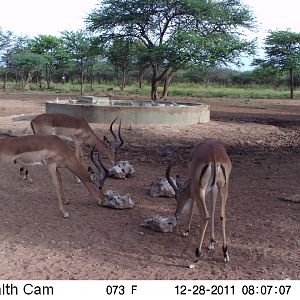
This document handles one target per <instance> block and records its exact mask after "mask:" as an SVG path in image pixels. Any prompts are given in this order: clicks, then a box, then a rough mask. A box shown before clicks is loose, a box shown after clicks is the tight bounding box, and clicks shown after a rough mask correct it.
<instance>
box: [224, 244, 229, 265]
mask: <svg viewBox="0 0 300 300" xmlns="http://www.w3.org/2000/svg"><path fill="white" fill-rule="evenodd" d="M223 254H224V262H228V261H229V255H228V249H227V246H226V247H224V246H223Z"/></svg>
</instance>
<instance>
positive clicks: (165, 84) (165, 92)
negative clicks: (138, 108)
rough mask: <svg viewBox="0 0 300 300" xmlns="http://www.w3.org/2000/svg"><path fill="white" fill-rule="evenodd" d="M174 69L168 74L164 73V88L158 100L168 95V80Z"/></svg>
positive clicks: (164, 98)
mask: <svg viewBox="0 0 300 300" xmlns="http://www.w3.org/2000/svg"><path fill="white" fill-rule="evenodd" d="M174 73H175V71H174V70H172V71H171V72H170V73H169V74H168V73H167V74H166V75H165V79H164V89H163V93H162V96H161V97H160V100H166V98H167V96H168V90H169V86H170V82H171V80H172V78H173V75H174Z"/></svg>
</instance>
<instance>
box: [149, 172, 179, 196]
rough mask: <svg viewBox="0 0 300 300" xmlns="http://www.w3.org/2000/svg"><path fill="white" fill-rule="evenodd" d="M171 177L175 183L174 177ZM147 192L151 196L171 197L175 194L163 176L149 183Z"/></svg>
mask: <svg viewBox="0 0 300 300" xmlns="http://www.w3.org/2000/svg"><path fill="white" fill-rule="evenodd" d="M171 179H172V180H173V182H174V183H175V179H174V178H172V177H171ZM149 194H150V196H151V197H167V198H173V197H174V196H175V192H174V190H173V188H172V187H171V186H170V184H169V182H168V181H167V179H166V178H164V177H159V178H157V179H155V181H154V182H152V183H151V185H150V188H149Z"/></svg>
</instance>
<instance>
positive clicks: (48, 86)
mask: <svg viewBox="0 0 300 300" xmlns="http://www.w3.org/2000/svg"><path fill="white" fill-rule="evenodd" d="M46 81H47V89H48V90H50V72H49V64H46Z"/></svg>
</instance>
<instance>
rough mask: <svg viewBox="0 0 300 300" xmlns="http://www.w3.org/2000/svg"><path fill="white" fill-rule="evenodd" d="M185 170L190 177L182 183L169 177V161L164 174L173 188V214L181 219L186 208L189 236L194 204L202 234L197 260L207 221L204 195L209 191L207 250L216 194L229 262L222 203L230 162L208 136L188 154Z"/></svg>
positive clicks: (224, 199)
mask: <svg viewBox="0 0 300 300" xmlns="http://www.w3.org/2000/svg"><path fill="white" fill-rule="evenodd" d="M188 169H189V176H190V178H189V179H188V180H187V181H186V182H184V183H183V184H182V183H181V181H180V177H179V176H178V175H177V176H176V184H175V183H174V182H173V181H172V180H171V178H170V170H171V164H170V163H169V165H168V168H167V171H166V177H167V180H168V182H169V183H170V185H171V186H172V188H173V189H174V191H175V198H176V201H177V206H176V212H175V217H176V219H180V217H181V215H182V213H184V212H185V211H186V210H187V209H188V208H189V209H190V210H189V216H188V228H187V230H186V232H185V233H184V235H188V233H189V231H190V227H191V219H192V214H193V210H194V207H195V204H197V206H198V210H199V213H200V217H201V235H200V242H199V245H198V247H197V248H196V257H197V258H196V261H195V263H196V262H197V261H198V260H199V258H200V254H201V247H202V243H203V239H204V235H205V231H206V228H207V225H208V221H209V218H210V217H209V213H208V211H207V208H206V202H205V196H206V194H207V193H209V192H210V193H211V239H210V242H209V245H208V249H209V250H212V249H214V242H215V233H214V213H215V207H216V200H217V196H218V193H220V200H221V222H222V230H223V254H224V261H225V262H226V261H229V255H228V249H227V243H226V234H225V224H226V218H225V206H226V200H227V196H228V183H229V175H230V172H231V161H230V159H229V157H228V155H227V153H226V150H225V148H224V146H223V145H222V144H221V143H219V142H218V141H216V140H213V139H208V140H204V141H203V142H200V143H198V144H196V146H195V147H194V148H193V150H192V151H191V153H190V156H189V161H188Z"/></svg>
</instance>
